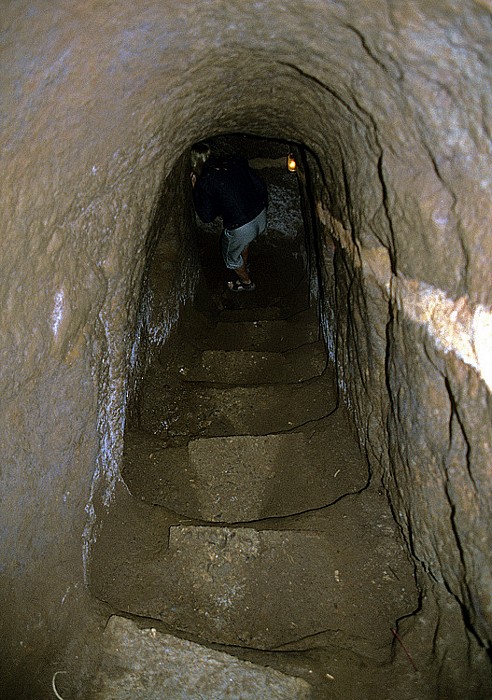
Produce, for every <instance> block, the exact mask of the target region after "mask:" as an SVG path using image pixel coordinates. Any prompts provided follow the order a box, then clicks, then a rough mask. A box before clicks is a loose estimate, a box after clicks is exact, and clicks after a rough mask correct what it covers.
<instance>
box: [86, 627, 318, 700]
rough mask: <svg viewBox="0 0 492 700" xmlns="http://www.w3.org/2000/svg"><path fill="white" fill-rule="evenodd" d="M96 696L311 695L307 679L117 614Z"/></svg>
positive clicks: (225, 698) (264, 699)
mask: <svg viewBox="0 0 492 700" xmlns="http://www.w3.org/2000/svg"><path fill="white" fill-rule="evenodd" d="M90 697H91V700H164V698H165V700H239V698H240V699H241V700H311V699H312V697H313V696H312V693H311V688H310V686H309V685H308V683H306V681H304V680H302V679H300V678H295V677H292V676H287V675H285V674H283V673H279V672H278V671H275V670H273V669H271V668H266V667H262V666H259V665H255V664H252V663H248V662H246V661H240V660H238V659H235V658H234V657H232V656H229V655H228V654H224V653H222V652H219V651H213V650H212V649H207V648H206V647H203V646H200V645H199V644H194V643H193V642H189V641H187V640H183V639H179V638H178V637H173V636H171V635H166V634H161V633H158V632H157V631H156V630H155V628H144V629H142V628H141V627H139V626H138V625H137V624H135V623H134V622H131V621H130V620H128V619H125V618H122V617H117V616H113V617H112V618H111V619H110V621H109V622H108V625H107V627H106V630H105V632H104V656H103V659H102V662H101V666H100V669H99V672H98V674H97V678H96V679H95V681H94V686H93V692H92V694H91V696H90Z"/></svg>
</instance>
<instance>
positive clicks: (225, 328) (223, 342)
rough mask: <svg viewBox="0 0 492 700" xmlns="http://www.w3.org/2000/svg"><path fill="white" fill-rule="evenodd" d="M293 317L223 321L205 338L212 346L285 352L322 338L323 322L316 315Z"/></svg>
mask: <svg viewBox="0 0 492 700" xmlns="http://www.w3.org/2000/svg"><path fill="white" fill-rule="evenodd" d="M295 319H297V317H294V319H292V320H283V319H281V320H275V321H271V320H258V319H255V320H252V321H235V322H232V321H231V322H227V321H219V322H218V323H217V325H216V326H215V328H214V329H213V331H212V332H210V333H209V334H208V337H207V338H205V343H204V347H206V348H207V349H209V350H213V349H216V348H221V349H222V350H258V351H264V350H267V351H272V350H276V351H278V352H284V351H285V350H292V349H294V348H298V347H299V346H301V345H305V344H306V343H314V342H316V341H317V340H318V339H319V323H318V321H317V319H316V318H315V317H314V318H311V319H309V318H299V319H298V320H295Z"/></svg>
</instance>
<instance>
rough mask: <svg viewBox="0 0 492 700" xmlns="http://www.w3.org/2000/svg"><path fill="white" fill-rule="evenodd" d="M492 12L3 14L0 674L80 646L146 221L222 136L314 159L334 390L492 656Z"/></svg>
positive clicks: (471, 5) (398, 8) (265, 8)
mask: <svg viewBox="0 0 492 700" xmlns="http://www.w3.org/2000/svg"><path fill="white" fill-rule="evenodd" d="M490 19H491V16H490V5H489V3H488V2H485V1H484V2H478V1H477V2H473V1H472V0H467V1H466V2H452V1H446V0H439V1H436V2H433V3H431V4H429V3H428V2H423V1H421V0H418V1H417V2H414V3H411V4H408V3H407V4H405V5H402V4H400V3H387V2H383V1H382V0H366V2H361V3H351V2H319V1H314V0H310V1H304V2H299V1H296V2H293V1H289V2H284V3H282V4H281V7H279V6H278V4H277V3H268V2H259V3H242V2H239V1H237V2H234V1H232V2H231V1H230V0H229V2H222V1H220V0H214V1H213V2H208V3H201V4H197V3H194V2H193V3H192V2H188V1H187V0H184V1H183V2H181V3H165V4H164V5H157V4H156V3H153V2H150V0H148V1H147V0H138V1H137V2H132V3H130V2H128V1H127V0H112V1H111V2H107V3H104V4H101V3H96V2H87V3H84V4H75V5H74V4H69V5H67V4H66V3H64V2H61V1H59V2H54V3H51V4H50V9H49V12H48V11H47V10H46V7H45V4H44V3H42V2H41V1H40V0H39V1H36V0H34V1H32V2H27V0H21V1H19V2H17V3H10V4H8V5H7V6H6V7H5V8H2V16H1V20H0V21H1V23H2V24H1V58H2V66H3V69H2V73H1V75H0V81H1V91H2V107H1V112H0V119H1V124H2V130H1V138H0V148H1V149H2V169H3V178H2V182H1V185H0V187H1V192H2V194H1V200H0V207H1V222H2V224H1V225H2V236H1V241H0V245H1V250H2V256H1V260H2V276H1V280H2V283H1V292H0V293H1V297H0V302H1V305H2V310H3V313H2V317H1V321H0V323H1V331H2V332H1V334H0V338H1V341H0V342H1V352H2V373H1V381H2V397H3V401H2V408H1V414H2V415H1V426H0V431H1V436H2V440H1V450H2V460H1V476H0V479H1V483H0V486H1V490H2V494H3V499H4V500H3V504H2V516H1V518H2V521H1V527H2V539H1V548H2V552H1V562H2V602H3V606H4V609H8V610H9V611H10V614H9V615H8V616H3V620H2V625H3V626H4V627H5V629H4V630H3V632H2V634H3V639H4V641H5V647H6V649H7V650H8V653H7V654H6V655H4V657H3V663H4V665H5V667H6V669H7V670H6V672H5V674H4V678H6V677H7V674H8V673H10V674H11V677H12V678H14V681H15V680H17V681H18V679H19V671H18V669H19V668H21V667H22V668H23V672H24V675H26V669H32V670H33V672H32V674H31V676H30V678H31V679H32V678H35V677H36V678H38V677H39V679H40V680H39V688H47V687H48V685H47V683H48V678H49V677H50V676H51V671H52V670H53V666H52V665H51V666H50V663H51V660H52V659H56V658H57V657H58V656H60V655H62V654H63V653H64V652H65V651H66V650H67V649H68V648H70V649H71V650H74V649H75V650H77V649H80V648H81V647H80V645H79V647H77V642H74V643H73V644H72V645H69V646H67V643H66V642H67V638H73V637H74V636H75V637H77V634H75V635H74V632H73V622H74V620H77V621H79V622H81V623H82V621H83V620H85V619H86V617H87V615H88V613H89V612H91V611H92V602H91V601H90V599H89V598H88V596H87V594H86V592H85V572H84V567H85V566H86V563H87V553H88V547H89V545H90V541H91V538H92V537H94V536H95V535H94V533H95V532H97V518H96V517H95V513H96V511H98V509H97V508H95V507H94V505H95V504H97V505H102V507H103V511H104V507H105V506H104V504H105V503H106V504H108V503H110V502H111V499H112V496H113V493H114V488H115V484H116V483H118V481H119V471H118V470H119V460H120V457H121V449H122V434H123V430H124V425H125V415H126V408H127V398H128V390H129V387H130V386H131V376H132V375H131V369H130V368H131V367H134V368H135V367H138V363H139V361H140V360H139V359H138V358H139V357H140V358H141V357H142V355H141V354H139V353H140V351H141V348H140V347H139V345H138V340H137V342H136V340H135V339H136V334H137V330H138V329H142V328H144V327H145V328H147V326H146V325H145V322H144V321H142V319H143V318H144V317H145V294H144V289H145V288H142V282H143V280H144V279H145V270H146V265H147V264H148V259H147V254H148V252H149V247H148V246H149V231H151V229H152V223H153V222H155V215H156V206H157V202H158V200H159V198H160V197H161V196H162V192H163V187H164V185H163V183H165V182H166V178H167V177H168V176H169V174H170V173H171V172H172V171H173V167H174V165H175V164H176V163H177V162H178V159H179V157H180V156H181V155H182V154H183V153H184V152H185V150H186V148H187V147H188V146H189V145H190V144H191V143H192V142H193V141H196V140H198V139H200V138H203V137H206V136H208V135H210V134H214V133H219V132H222V133H227V132H233V131H237V132H249V133H256V134H257V135H259V136H263V137H271V138H282V139H284V140H292V141H296V142H298V143H300V144H303V145H304V146H305V147H306V148H307V149H308V151H309V152H310V153H313V154H315V157H316V158H315V163H314V162H313V166H312V172H313V192H314V193H315V198H316V202H315V209H316V212H317V217H318V228H319V231H320V242H321V245H320V248H321V249H324V250H325V252H326V255H327V257H326V270H335V275H336V282H337V284H336V286H335V285H333V284H332V282H331V281H330V280H331V279H332V278H331V276H330V275H328V273H327V272H325V281H326V283H327V284H326V290H327V293H326V305H325V307H324V309H323V319H324V326H325V328H324V330H325V334H326V338H327V341H328V346H329V348H330V352H331V353H332V355H333V357H334V359H335V360H336V362H337V364H338V369H339V377H340V386H341V388H342V391H343V392H344V395H345V396H346V398H347V401H348V402H349V403H350V405H351V406H352V407H353V408H354V411H355V413H356V415H357V419H358V425H359V430H360V435H361V440H362V441H363V444H364V445H365V446H366V449H367V453H368V455H369V457H370V460H371V464H372V468H373V470H374V471H375V472H376V473H380V474H381V475H382V478H383V480H384V483H385V484H386V486H387V488H388V491H389V493H390V494H391V501H392V504H393V508H394V512H395V514H396V517H397V518H398V520H399V522H400V523H401V525H402V529H403V531H404V533H405V535H406V537H407V541H408V542H409V544H410V547H411V549H412V552H413V554H414V556H415V557H416V560H417V561H418V562H419V564H420V566H421V568H422V570H423V571H424V572H426V574H427V575H428V577H429V581H435V582H436V586H437V589H438V590H446V591H447V592H449V593H450V595H451V596H452V598H453V599H454V600H456V601H458V602H459V605H460V606H461V607H462V610H463V613H464V618H465V619H466V620H467V621H468V624H469V626H470V628H471V629H473V631H474V634H476V635H477V637H478V638H479V640H480V642H481V643H482V644H489V643H490V637H491V625H492V610H491V600H492V598H491V593H492V591H491V583H490V582H491V580H492V579H491V576H490V573H491V572H490V564H491V562H490V551H491V547H490V529H489V523H490V508H491V506H490V504H491V502H492V501H491V499H490V495H491V494H490V490H491V484H492V480H491V477H490V466H489V465H490V463H491V460H490V453H489V450H490V444H491V441H490V386H491V381H492V380H491V374H490V372H491V369H490V362H489V361H488V357H490V329H491V320H490V319H491V316H490V309H491V303H492V300H491V298H490V295H491V289H490V284H489V276H490V269H489V259H490V258H489V255H490V233H489V232H490V201H491V200H490V180H489V177H490V175H489V173H490V152H489V146H490V144H489V137H490V134H489V132H488V124H490V90H489V89H488V88H489V84H490ZM245 66H247V69H246V68H245ZM176 177H178V176H176ZM176 182H177V181H174V180H170V181H169V185H170V186H171V189H172V191H173V192H175V193H179V187H178V185H177V184H176ZM171 183H172V185H171ZM184 192H185V190H184V189H183V199H182V201H183V202H188V201H189V194H187V195H185V194H184ZM186 197H188V200H187V199H186ZM163 245H164V248H165V246H166V245H167V243H165V244H163ZM171 248H172V245H170V250H168V251H166V250H165V249H163V255H169V262H170V264H172V260H173V256H174V255H175V251H173V250H171ZM178 267H179V264H178ZM184 289H187V290H188V291H189V287H188V286H187V283H185V287H184ZM330 290H331V291H330ZM187 293H188V292H184V294H185V296H186V294H187ZM330 295H331V296H330ZM173 298H174V299H176V298H177V297H176V296H174V297H173ZM173 313H174V312H173ZM171 317H172V318H174V317H175V316H173V314H171V316H170V317H169V318H171ZM139 319H140V320H139ZM335 321H336V324H335ZM163 324H164V325H165V323H164V321H163ZM164 325H163V327H162V329H161V330H162V331H163V332H164ZM430 588H431V587H430V586H429V588H428V590H429V591H430ZM71 627H72V630H71V629H70V628H71ZM84 629H85V627H84V624H81V627H80V634H79V638H82V637H83V635H84V632H83V630H84ZM434 629H435V628H434ZM455 634H456V635H457V636H458V637H459V636H461V637H463V636H464V635H465V634H466V633H465V632H464V627H463V626H461V627H460V628H459V629H458V628H457V629H456V631H455ZM75 656H77V655H76V654H75V653H74V657H75ZM46 659H49V660H50V662H49V663H46ZM74 663H75V662H74ZM461 663H462V665H465V666H466V660H462V661H461ZM74 672H75V671H74ZM27 675H28V676H29V674H27ZM5 682H6V681H5ZM33 682H34V680H33ZM39 688H38V692H37V693H36V697H42V692H41V690H39ZM20 696H21V695H20V692H19V693H18V694H17V697H20ZM31 696H32V695H31Z"/></svg>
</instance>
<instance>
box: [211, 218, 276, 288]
mask: <svg viewBox="0 0 492 700" xmlns="http://www.w3.org/2000/svg"><path fill="white" fill-rule="evenodd" d="M265 228H266V210H263V211H262V212H260V214H258V216H257V217H255V218H254V219H253V220H252V221H250V222H248V223H247V224H244V226H241V227H240V228H237V229H232V230H228V229H224V231H223V233H222V239H221V246H222V255H223V258H224V262H225V264H226V267H227V268H228V269H229V270H234V272H235V273H236V274H237V277H238V281H239V285H240V286H241V285H244V286H245V287H246V288H251V289H254V288H255V285H254V283H253V282H252V281H251V279H250V276H249V272H248V269H247V263H248V256H249V246H250V243H251V242H252V241H253V240H254V239H255V238H256V236H257V235H258V234H260V233H263V232H264V230H265ZM228 286H229V288H230V289H232V288H234V289H236V287H237V285H236V284H234V283H230V284H229V285H228ZM237 291H242V290H240V289H237Z"/></svg>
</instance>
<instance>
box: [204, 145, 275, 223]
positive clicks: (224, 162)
mask: <svg viewBox="0 0 492 700" xmlns="http://www.w3.org/2000/svg"><path fill="white" fill-rule="evenodd" d="M193 202H194V204H195V210H196V213H197V214H198V216H199V217H200V219H201V220H202V221H203V222H204V223H209V222H210V221H213V220H214V219H215V218H216V217H217V216H221V217H222V221H223V224H224V228H227V229H233V228H239V226H243V225H244V224H247V223H248V221H252V219H254V218H255V217H256V216H258V214H259V213H260V212H261V211H262V210H263V209H264V208H265V207H266V206H267V203H268V195H267V188H266V185H265V183H264V182H263V180H262V179H261V178H260V177H259V176H258V175H257V174H256V172H255V171H254V170H253V169H252V168H250V167H249V165H248V162H247V160H246V159H245V158H239V157H233V156H229V157H222V158H220V157H217V156H210V158H209V159H208V160H207V161H206V163H205V164H204V166H203V170H202V173H201V175H200V176H199V178H198V179H197V181H196V184H195V187H194V188H193Z"/></svg>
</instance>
